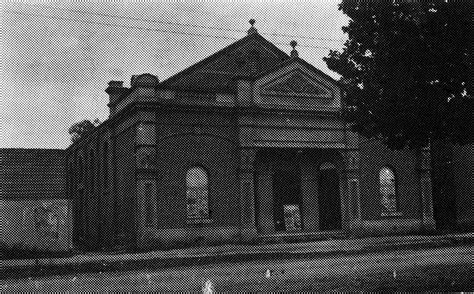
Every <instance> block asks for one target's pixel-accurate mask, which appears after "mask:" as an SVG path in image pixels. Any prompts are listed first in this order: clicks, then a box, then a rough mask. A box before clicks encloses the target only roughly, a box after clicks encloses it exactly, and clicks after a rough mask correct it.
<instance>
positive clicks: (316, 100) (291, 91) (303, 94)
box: [253, 57, 341, 111]
mask: <svg viewBox="0 0 474 294" xmlns="http://www.w3.org/2000/svg"><path fill="white" fill-rule="evenodd" d="M253 94H254V101H255V102H256V103H258V104H261V105H269V106H270V105H272V106H278V107H285V108H295V107H296V108H304V109H322V110H328V111H335V110H337V109H338V108H340V107H341V88H340V86H339V84H338V83H337V82H336V81H335V80H334V79H332V78H331V77H329V76H328V75H326V74H325V73H323V72H322V71H320V70H319V69H317V68H315V67H314V66H312V65H311V64H309V63H307V62H306V61H304V60H302V59H300V58H297V57H296V58H291V59H289V60H287V61H285V62H283V63H281V64H279V65H278V66H276V67H274V68H273V69H271V70H269V71H267V72H264V73H262V74H261V75H260V76H259V77H257V79H256V80H255V83H254V88H253Z"/></svg>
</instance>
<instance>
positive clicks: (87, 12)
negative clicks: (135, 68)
mask: <svg viewBox="0 0 474 294" xmlns="http://www.w3.org/2000/svg"><path fill="white" fill-rule="evenodd" d="M30 5H32V6H36V7H41V8H50V9H57V10H62V11H68V12H73V13H80V14H89V15H95V16H101V17H111V18H119V19H127V20H134V21H142V22H148V23H159V24H166V25H175V26H184V27H191V28H199V29H211V30H218V31H227V32H234V33H245V31H243V30H237V29H231V28H221V27H214V26H204V25H197V24H188V23H180V22H173V21H163V20H156V19H145V18H140V17H132V16H124V15H116V14H109V13H101V12H93V11H84V10H79V9H71V8H61V7H53V6H49V5H37V4H30ZM260 34H262V35H267V36H277V37H286V38H298V39H308V40H315V41H328V42H339V43H340V42H341V39H332V38H322V37H312V36H303V35H291V34H281V33H266V32H262V33H260Z"/></svg>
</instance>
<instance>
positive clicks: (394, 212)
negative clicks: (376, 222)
mask: <svg viewBox="0 0 474 294" xmlns="http://www.w3.org/2000/svg"><path fill="white" fill-rule="evenodd" d="M381 216H383V217H390V216H403V213H402V212H400V211H393V212H382V214H381Z"/></svg>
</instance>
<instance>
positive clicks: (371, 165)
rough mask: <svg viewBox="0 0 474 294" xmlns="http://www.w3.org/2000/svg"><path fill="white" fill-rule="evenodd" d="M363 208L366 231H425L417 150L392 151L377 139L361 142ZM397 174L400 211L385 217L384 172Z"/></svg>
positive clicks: (397, 197)
mask: <svg viewBox="0 0 474 294" xmlns="http://www.w3.org/2000/svg"><path fill="white" fill-rule="evenodd" d="M359 148H360V175H359V176H360V206H361V213H362V226H363V231H364V232H366V233H375V232H382V231H383V232H392V233H397V232H403V231H411V230H418V229H420V228H421V220H422V200H421V192H420V185H419V181H420V177H419V173H418V171H417V158H416V154H415V152H414V151H411V150H402V151H392V150H389V149H387V148H386V147H385V146H383V145H382V143H381V142H379V141H377V140H366V139H364V138H361V139H360V142H359ZM385 167H386V168H389V169H390V170H392V171H393V172H394V174H395V195H396V206H397V208H396V212H394V213H392V214H391V215H387V214H384V213H383V211H384V209H383V205H382V196H381V191H380V175H379V173H380V171H381V169H382V168H385Z"/></svg>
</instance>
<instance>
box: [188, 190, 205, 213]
mask: <svg viewBox="0 0 474 294" xmlns="http://www.w3.org/2000/svg"><path fill="white" fill-rule="evenodd" d="M186 193H187V195H186V198H187V208H188V218H189V219H207V218H209V209H208V203H207V190H206V189H189V190H188V191H187V192H186Z"/></svg>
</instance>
